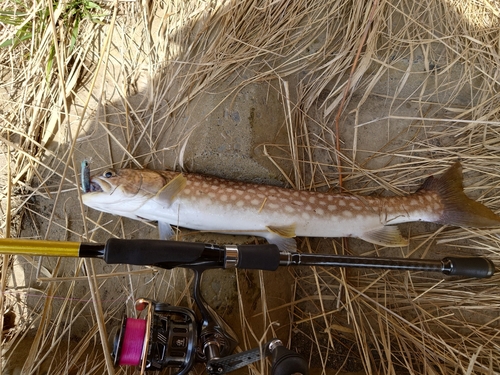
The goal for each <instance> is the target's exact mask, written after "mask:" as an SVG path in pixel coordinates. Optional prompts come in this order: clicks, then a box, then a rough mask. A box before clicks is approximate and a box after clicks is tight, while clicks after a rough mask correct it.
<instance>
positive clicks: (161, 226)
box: [158, 221, 175, 241]
mask: <svg viewBox="0 0 500 375" xmlns="http://www.w3.org/2000/svg"><path fill="white" fill-rule="evenodd" d="M158 232H159V233H160V240H164V241H166V240H170V239H172V238H174V237H175V232H174V230H173V229H172V227H171V226H170V224H169V223H165V222H163V221H159V222H158Z"/></svg>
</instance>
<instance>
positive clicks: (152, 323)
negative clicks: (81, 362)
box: [112, 298, 198, 375]
mask: <svg viewBox="0 0 500 375" xmlns="http://www.w3.org/2000/svg"><path fill="white" fill-rule="evenodd" d="M135 307H136V310H138V311H143V310H144V309H145V308H146V307H147V312H146V318H145V319H135V318H126V317H123V319H122V323H121V326H120V329H119V331H118V332H117V333H116V336H115V337H114V342H113V352H112V357H113V359H114V362H115V366H117V365H120V366H140V367H141V372H143V371H144V370H162V369H164V368H175V369H178V372H176V373H175V374H176V375H184V374H187V373H188V372H189V370H190V369H191V368H192V366H193V363H194V361H195V359H196V345H197V341H198V329H197V323H196V318H195V315H194V312H193V311H192V310H190V309H187V308H183V307H178V306H170V305H168V304H164V303H155V302H154V301H150V300H147V299H144V298H141V299H139V300H137V302H136V306H135Z"/></svg>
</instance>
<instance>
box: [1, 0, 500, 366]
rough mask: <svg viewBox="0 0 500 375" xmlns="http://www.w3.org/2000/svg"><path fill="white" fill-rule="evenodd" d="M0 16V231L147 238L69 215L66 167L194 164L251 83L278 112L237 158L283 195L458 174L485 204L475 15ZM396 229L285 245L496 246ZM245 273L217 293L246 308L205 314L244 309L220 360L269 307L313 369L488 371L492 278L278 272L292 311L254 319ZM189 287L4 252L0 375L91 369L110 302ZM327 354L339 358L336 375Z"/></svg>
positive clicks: (429, 8)
mask: <svg viewBox="0 0 500 375" xmlns="http://www.w3.org/2000/svg"><path fill="white" fill-rule="evenodd" d="M75 4H76V5H75ZM93 4H98V5H99V8H96V7H94V6H93ZM0 8H1V9H0V11H1V12H2V13H0V30H1V35H0V45H2V43H4V42H7V44H9V43H10V42H9V41H12V42H13V44H12V45H11V46H5V47H3V48H0V61H1V65H0V75H1V79H0V82H1V84H0V90H1V92H2V94H1V95H2V96H1V101H0V103H1V107H0V119H1V122H2V126H1V128H0V146H1V155H0V157H1V158H2V161H1V163H0V165H1V171H2V173H1V180H0V183H1V187H2V190H1V196H0V198H1V201H2V206H1V209H2V216H3V217H2V225H1V228H0V230H1V231H2V234H3V236H5V237H10V236H12V237H16V236H26V237H34V238H50V239H54V240H63V239H71V240H86V241H103V240H104V239H106V238H109V237H110V236H120V237H126V238H130V237H136V238H137V237H154V236H155V235H156V232H155V230H154V228H153V227H152V226H151V225H150V224H146V223H139V224H138V223H132V222H130V221H127V220H116V218H113V217H111V216H108V215H98V214H97V213H95V212H87V211H86V210H85V209H84V208H83V207H82V205H81V204H80V203H79V200H78V199H77V198H78V197H79V195H80V191H79V189H78V166H79V162H80V161H81V160H82V159H83V158H91V159H92V162H93V163H94V165H98V166H102V167H104V166H107V165H112V164H113V165H133V166H146V165H147V166H150V167H161V166H165V167H169V168H179V167H191V168H194V169H196V168H197V165H198V168H200V167H199V164H197V162H198V163H199V162H200V159H196V154H195V153H193V151H192V150H190V143H188V141H189V142H193V139H197V138H199V136H200V134H201V132H202V131H203V128H204V127H207V126H209V125H206V124H211V125H212V126H213V125H214V124H213V122H212V121H213V116H215V114H216V113H219V112H222V111H223V110H224V109H225V108H226V107H228V108H231V107H232V106H233V105H235V106H236V105H238V102H239V101H241V95H243V96H244V91H245V90H246V89H248V88H249V87H256V86H259V87H262V88H263V92H265V100H264V102H265V103H270V102H271V100H272V98H273V97H274V98H278V99H277V101H276V102H281V106H280V107H277V108H272V109H270V110H271V111H276V112H279V113H280V114H281V115H280V116H282V117H281V119H282V123H279V124H276V125H275V127H271V125H272V124H270V126H269V128H272V129H273V132H274V133H272V134H271V133H269V134H264V136H263V135H262V134H260V138H259V139H260V140H262V139H264V141H262V142H260V144H259V145H258V147H256V151H255V155H256V156H257V157H260V159H259V160H261V163H265V162H267V163H268V164H267V165H275V166H276V167H278V169H276V170H275V171H278V172H275V173H276V175H278V174H279V171H281V174H282V176H281V179H282V180H283V181H287V182H288V183H289V185H290V186H293V187H295V188H300V189H334V190H341V189H346V190H348V191H350V192H355V193H360V194H385V193H386V192H387V194H402V193H405V192H409V191H413V190H415V189H416V188H417V187H418V185H419V183H421V181H422V180H423V177H425V176H427V175H429V174H431V173H434V172H440V171H442V170H443V169H444V168H445V167H446V166H448V165H449V164H450V163H451V162H453V161H455V160H456V159H457V158H460V159H461V160H462V161H463V164H464V167H465V176H466V185H467V186H466V191H467V193H470V195H471V196H473V197H474V198H477V199H479V200H481V201H482V202H484V203H486V204H487V205H488V206H489V207H491V208H492V209H494V210H496V211H497V212H498V210H499V209H500V200H499V198H498V197H499V196H500V194H499V188H498V186H499V184H498V181H499V175H498V168H497V164H498V154H499V151H500V141H499V140H498V129H497V128H498V124H499V123H500V122H499V121H500V119H499V116H500V110H499V108H500V97H499V94H498V91H499V90H498V88H499V76H498V64H499V60H500V53H499V50H498V40H499V37H500V35H499V34H500V24H499V14H500V13H499V12H500V6H499V5H498V3H496V2H493V1H488V0H484V1H482V2H474V1H454V0H449V1H448V0H423V1H419V2H413V1H398V2H396V1H394V2H391V1H387V0H374V1H372V2H360V1H351V2H342V1H336V0H333V1H328V2H327V1H321V0H318V1H305V0H303V1H294V2H288V1H258V2H252V1H220V2H217V1H212V2H198V1H189V2H188V1H170V2H161V1H155V2H151V3H144V2H143V3H141V2H120V1H116V2H100V1H99V2H96V3H93V2H84V1H83V2H79V3H78V2H75V3H69V2H60V3H56V5H55V6H54V7H52V2H48V1H38V0H35V1H32V2H27V3H25V4H23V3H22V2H15V1H11V0H9V1H7V2H3V3H2V4H1V5H0ZM75 9H77V10H78V11H79V12H80V13H71V10H73V11H74V10H75ZM9 12H10V13H9ZM75 14H80V15H82V17H81V20H80V22H79V26H78V29H77V33H76V32H75V22H74V21H75V19H76V18H77V17H78V16H77V15H75ZM15 36H16V37H17V38H18V39H19V41H18V42H17V41H16V40H15V38H14V37H15ZM211 98H212V99H211ZM213 98H216V99H215V101H214V99H213ZM210 100H212V101H210ZM206 101H209V102H210V103H212V104H213V105H212V106H211V107H210V108H207V105H205V106H204V105H203V104H204V103H205V102H206ZM262 129H264V128H262ZM279 134H281V136H280V135H279ZM283 134H284V136H283ZM381 134H382V135H383V136H380V135H381ZM376 137H377V138H380V139H382V140H383V142H382V144H376V142H375V141H374V139H375V138H376ZM252 152H253V151H252ZM211 157H212V158H213V157H215V156H213V155H212V156H211ZM223 157H224V156H221V158H223ZM266 159H267V160H266ZM259 173H260V172H259V170H257V171H256V172H255V175H258V177H261V178H267V177H268V176H261V175H259ZM243 178H245V177H243ZM246 178H250V177H248V176H247V177H246ZM21 224H22V225H21ZM406 229H407V231H408V233H409V234H410V236H411V247H409V248H407V249H406V248H405V249H400V250H398V251H393V250H389V249H382V248H376V247H374V246H372V245H370V246H368V245H366V244H363V243H361V242H358V241H350V242H349V243H347V242H345V241H344V242H333V241H331V240H330V241H327V240H322V241H316V242H314V241H312V242H309V241H304V242H303V246H302V251H324V252H326V251H328V252H333V251H335V252H339V253H340V252H354V253H357V254H367V255H373V254H379V255H393V256H411V257H428V258H430V257H433V258H441V257H442V256H444V255H447V254H450V253H459V254H481V255H486V256H489V257H490V258H491V259H492V260H493V261H495V262H496V263H497V264H498V262H499V261H500V260H499V257H500V254H499V251H498V248H499V243H498V242H499V240H498V231H496V230H489V231H479V230H466V229H451V228H441V227H437V226H431V225H427V226H408V227H407V228H406ZM332 248H333V249H334V250H332ZM12 264H14V267H12ZM12 270H15V272H14V271H12ZM280 272H285V273H286V271H280ZM258 275H259V279H258V282H255V281H254V283H253V284H252V283H247V284H245V283H243V284H242V282H241V280H242V278H241V275H240V277H239V278H237V280H239V281H238V288H240V289H238V294H239V295H244V294H245V293H246V292H247V290H252V288H253V289H255V290H258V291H260V293H258V296H260V297H263V298H262V299H261V302H258V303H257V304H258V307H257V308H256V310H255V311H256V312H255V316H251V317H250V316H249V313H248V311H246V310H247V309H248V307H247V306H246V304H245V303H246V302H245V301H243V300H242V299H241V298H237V299H234V300H230V301H228V302H227V304H226V305H223V306H222V307H221V309H222V310H224V309H227V311H228V317H229V315H230V313H229V310H230V309H231V306H233V307H232V308H234V309H236V306H234V305H235V304H236V303H238V306H239V307H240V308H241V310H242V311H245V313H241V314H240V315H239V316H237V317H236V319H235V322H236V323H238V327H234V328H236V330H237V331H238V332H239V334H240V339H241V340H240V341H241V348H242V349H245V348H250V347H252V346H254V345H255V342H257V341H262V340H264V336H265V335H267V336H266V337H267V338H270V337H272V336H273V335H274V333H273V330H274V328H275V326H274V325H272V324H271V323H272V322H273V318H272V317H271V316H272V313H273V311H274V310H275V309H278V310H279V309H281V310H282V311H290V313H291V314H292V315H293V322H292V326H291V327H292V328H291V333H292V336H297V335H298V333H300V332H303V333H304V336H305V337H306V338H307V340H305V341H309V342H311V343H313V345H312V346H311V347H312V349H311V351H308V349H307V345H305V346H303V347H302V350H305V354H306V356H309V357H310V358H311V359H313V358H316V359H318V358H319V361H316V364H322V366H323V367H324V368H332V367H334V363H333V362H335V361H333V362H332V359H331V357H332V356H333V357H336V358H337V362H340V365H342V364H346V363H348V362H349V361H351V362H352V361H354V362H353V364H352V366H353V367H352V368H353V369H354V368H356V366H355V365H356V364H357V365H359V366H361V368H362V369H364V371H365V372H366V373H387V374H396V373H398V374H399V373H401V374H403V373H404V374H406V373H411V374H419V373H429V374H434V373H435V374H454V373H463V374H482V373H488V374H490V373H497V372H500V364H499V363H498V358H497V357H498V356H497V354H496V353H498V350H499V347H498V346H499V342H500V341H499V339H498V337H497V335H498V332H499V329H498V328H499V310H498V309H499V306H500V298H499V297H498V295H499V294H500V293H499V290H498V284H499V282H498V281H499V280H498V278H499V276H494V277H493V278H492V279H489V280H453V279H445V280H442V279H441V278H440V277H439V276H436V275H426V274H419V273H404V274H400V273H390V272H371V271H363V272H352V271H349V272H347V271H343V270H331V269H321V268H316V269H311V270H309V271H308V270H303V271H301V272H299V273H297V275H295V284H296V285H295V299H294V301H292V302H290V301H281V302H280V303H279V304H278V306H280V308H274V307H272V306H271V302H272V301H273V297H270V296H271V295H272V289H274V288H270V287H269V285H268V284H266V282H265V278H263V276H262V274H258ZM190 277H191V276H190V274H189V273H186V272H185V271H183V270H176V271H172V272H170V271H158V270H152V269H142V268H138V267H131V266H116V267H112V266H106V265H104V264H102V262H98V261H92V260H79V259H70V260H68V259H66V260H58V259H41V260H38V259H31V258H29V257H25V258H21V257H18V258H15V259H14V260H11V259H9V258H8V257H6V256H4V257H3V263H2V278H1V287H2V291H3V293H2V298H1V299H0V307H2V309H3V311H10V312H12V313H14V314H15V315H16V323H15V327H14V328H10V329H9V330H8V331H7V330H6V331H5V332H4V336H3V340H2V345H3V350H4V352H8V353H7V354H5V355H2V358H3V360H2V361H3V363H2V366H3V368H4V371H5V372H6V373H9V371H11V369H12V368H14V367H16V366H17V367H18V368H22V369H23V373H26V374H32V373H37V372H43V371H45V370H46V371H48V373H71V374H93V373H96V374H98V373H99V374H100V373H103V372H109V373H112V372H113V371H114V370H113V368H112V366H111V364H110V358H109V355H108V354H107V353H108V348H107V347H106V335H107V333H106V332H107V331H109V328H110V326H111V325H112V324H115V323H116V322H117V321H118V319H119V317H120V315H121V313H122V312H123V306H126V307H127V310H128V312H129V314H130V313H132V305H133V301H134V300H135V298H137V297H141V296H144V297H151V298H155V299H157V300H159V301H168V302H169V303H172V304H183V305H190V304H191V303H192V302H191V301H190V299H189V294H190V292H189V288H187V287H186V285H189V282H190ZM245 277H246V278H245ZM245 277H243V279H244V280H247V279H248V278H249V277H250V276H248V275H247V276H245ZM249 285H250V286H249ZM219 298H220V295H219ZM254 298H256V297H255V296H254ZM274 302H275V301H274ZM258 311H263V312H264V314H260V315H259V314H258ZM5 316H7V315H2V318H0V321H1V320H2V319H4V320H5V319H6V318H5ZM250 318H255V319H257V320H259V321H260V323H259V324H260V326H261V328H262V332H261V331H259V330H258V329H256V328H255V327H254V326H253V323H250V321H251V319H250ZM255 319H254V320H255ZM4 327H6V325H4ZM266 329H267V331H266ZM263 332H265V333H263ZM27 342H29V343H31V345H28V344H27ZM22 347H25V348H28V349H27V351H26V353H23V354H21V355H20V354H19V353H20V352H21V348H22ZM340 347H344V348H348V349H349V350H347V353H348V354H347V355H346V356H345V358H344V357H342V358H343V359H342V360H341V361H340V360H338V358H340V353H341V350H340ZM9 349H10V350H9ZM315 350H319V354H315ZM329 357H330V358H329ZM351 362H350V363H351ZM337 365H338V363H337ZM127 371H130V372H131V371H132V370H124V369H119V370H117V373H124V372H127ZM198 371H201V370H198ZM249 371H250V373H255V374H257V373H262V372H264V370H263V369H262V368H261V367H259V366H258V365H257V366H256V367H253V368H251V369H250V370H249ZM327 371H328V370H326V369H325V370H324V373H326V372H327ZM242 373H244V372H242Z"/></svg>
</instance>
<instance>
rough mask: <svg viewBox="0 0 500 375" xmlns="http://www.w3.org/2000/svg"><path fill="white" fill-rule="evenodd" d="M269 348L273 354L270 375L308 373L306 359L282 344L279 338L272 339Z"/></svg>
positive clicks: (303, 374) (300, 374) (305, 374)
mask: <svg viewBox="0 0 500 375" xmlns="http://www.w3.org/2000/svg"><path fill="white" fill-rule="evenodd" d="M269 350H270V352H271V354H272V356H273V367H272V368H271V374H272V375H309V367H308V365H307V362H306V360H305V359H304V358H302V356H300V355H299V354H298V353H296V352H294V351H293V350H290V349H287V348H286V347H285V346H283V344H282V343H281V341H280V340H274V341H272V342H271V344H270V345H269Z"/></svg>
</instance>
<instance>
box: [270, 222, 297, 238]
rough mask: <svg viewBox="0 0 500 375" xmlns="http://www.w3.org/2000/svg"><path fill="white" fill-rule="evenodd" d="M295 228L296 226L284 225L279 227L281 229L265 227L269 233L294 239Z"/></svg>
mask: <svg viewBox="0 0 500 375" xmlns="http://www.w3.org/2000/svg"><path fill="white" fill-rule="evenodd" d="M295 227H296V225H295V224H292V225H285V226H281V227H278V226H267V227H266V229H267V230H268V231H269V232H271V233H273V234H276V235H278V236H280V237H284V238H293V237H295Z"/></svg>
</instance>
